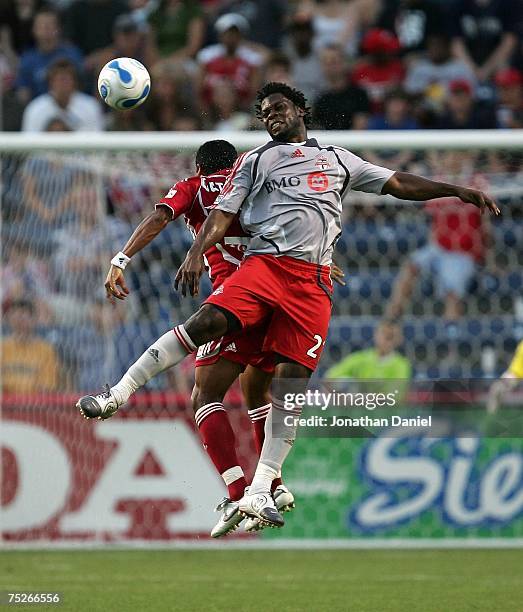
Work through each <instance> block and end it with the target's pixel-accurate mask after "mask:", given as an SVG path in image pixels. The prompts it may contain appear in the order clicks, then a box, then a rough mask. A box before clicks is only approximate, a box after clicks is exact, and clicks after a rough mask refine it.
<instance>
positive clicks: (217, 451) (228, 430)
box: [194, 402, 247, 501]
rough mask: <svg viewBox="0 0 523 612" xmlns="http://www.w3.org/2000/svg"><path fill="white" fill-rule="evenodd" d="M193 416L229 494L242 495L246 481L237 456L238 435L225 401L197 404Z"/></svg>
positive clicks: (233, 495)
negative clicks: (224, 404)
mask: <svg viewBox="0 0 523 612" xmlns="http://www.w3.org/2000/svg"><path fill="white" fill-rule="evenodd" d="M194 418H195V420H196V425H197V426H198V429H199V431H200V437H201V439H202V442H203V447H204V448H205V450H206V451H207V454H208V455H209V457H210V458H211V461H212V462H213V463H214V466H215V467H216V469H217V470H218V472H219V474H220V476H221V477H222V478H223V480H224V482H225V484H226V485H227V489H228V491H229V498H230V499H232V500H234V501H236V500H238V499H240V498H241V497H242V496H243V491H244V489H245V487H246V485H247V483H246V482H245V476H244V473H243V470H242V468H241V467H240V465H239V462H238V457H237V456H236V439H235V437H234V432H233V430H232V427H231V424H230V422H229V417H228V416H227V413H226V412H225V410H224V408H223V404H222V403H220V402H212V403H211V404H206V405H205V406H202V407H201V408H198V410H197V411H196V413H195V415H194Z"/></svg>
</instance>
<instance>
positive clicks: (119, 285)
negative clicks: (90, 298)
mask: <svg viewBox="0 0 523 612" xmlns="http://www.w3.org/2000/svg"><path fill="white" fill-rule="evenodd" d="M105 294H106V297H107V299H108V300H109V301H110V302H111V304H114V303H115V301H114V298H117V299H118V300H125V298H126V297H127V296H128V295H129V289H127V285H126V284H125V278H124V275H123V270H122V269H121V268H118V267H117V266H113V265H111V267H110V268H109V272H108V273H107V278H106V279H105Z"/></svg>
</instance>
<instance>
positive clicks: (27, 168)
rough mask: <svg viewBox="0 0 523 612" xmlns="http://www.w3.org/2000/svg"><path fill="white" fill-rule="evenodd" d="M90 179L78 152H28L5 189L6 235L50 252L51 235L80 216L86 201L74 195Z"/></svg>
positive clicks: (8, 238)
mask: <svg viewBox="0 0 523 612" xmlns="http://www.w3.org/2000/svg"><path fill="white" fill-rule="evenodd" d="M55 121H56V119H55V118H52V120H51V121H50V122H49V125H48V129H50V128H51V127H52V126H53V123H54V122H55ZM61 127H62V128H63V127H64V126H63V124H62V126H61ZM89 182H92V176H91V175H90V174H89V173H88V172H86V171H85V169H84V167H83V166H82V165H81V164H79V162H78V161H77V160H76V158H75V156H71V155H57V154H54V155H49V154H45V153H41V154H34V155H28V156H27V158H26V159H25V160H24V161H23V163H22V164H21V166H20V167H19V168H18V169H17V171H16V173H15V174H14V176H12V177H11V180H10V181H9V183H7V185H6V188H5V190H4V194H3V195H4V202H3V212H4V219H5V215H8V216H9V217H8V218H9V223H5V224H4V227H3V228H2V230H3V232H4V234H5V239H6V240H14V239H16V240H22V241H24V242H27V243H31V245H32V247H33V250H34V253H35V254H38V255H39V256H40V255H41V256H48V255H49V252H50V250H51V247H52V243H51V241H50V238H49V237H50V236H51V234H52V232H53V231H54V230H56V229H57V228H59V227H62V226H63V225H64V224H67V223H69V222H71V221H73V220H74V219H75V218H76V217H77V215H78V211H79V210H80V208H81V207H82V206H83V205H85V203H82V202H81V201H79V200H78V198H75V197H73V196H74V194H76V193H77V192H79V191H80V190H81V189H82V188H84V187H85V185H86V184H89Z"/></svg>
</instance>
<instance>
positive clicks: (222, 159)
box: [195, 140, 238, 174]
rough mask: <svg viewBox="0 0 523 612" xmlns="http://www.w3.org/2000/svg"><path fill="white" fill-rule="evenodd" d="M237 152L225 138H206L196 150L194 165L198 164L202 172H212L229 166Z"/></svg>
mask: <svg viewBox="0 0 523 612" xmlns="http://www.w3.org/2000/svg"><path fill="white" fill-rule="evenodd" d="M237 157H238V152H237V151H236V149H235V148H234V146H233V145H232V144H231V143H230V142H228V141H227V140H208V141H207V142H204V143H203V144H202V146H201V147H200V148H199V149H198V151H197V152H196V160H195V161H196V165H197V166H200V171H201V173H202V174H212V173H213V172H218V170H223V169H224V168H230V167H231V166H232V165H233V164H234V162H235V161H236V158H237Z"/></svg>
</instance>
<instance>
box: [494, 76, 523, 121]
mask: <svg viewBox="0 0 523 612" xmlns="http://www.w3.org/2000/svg"><path fill="white" fill-rule="evenodd" d="M494 82H495V83H496V89H497V94H498V103H497V107H496V118H497V125H498V127H500V128H508V129H521V128H523V74H522V73H521V72H520V71H519V70H516V68H505V69H503V70H500V71H499V72H498V73H497V74H496V78H495V79H494Z"/></svg>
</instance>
